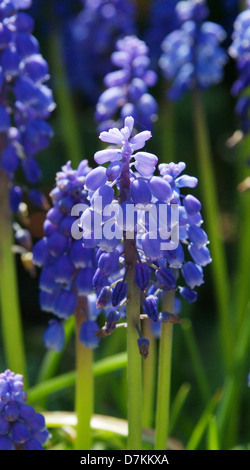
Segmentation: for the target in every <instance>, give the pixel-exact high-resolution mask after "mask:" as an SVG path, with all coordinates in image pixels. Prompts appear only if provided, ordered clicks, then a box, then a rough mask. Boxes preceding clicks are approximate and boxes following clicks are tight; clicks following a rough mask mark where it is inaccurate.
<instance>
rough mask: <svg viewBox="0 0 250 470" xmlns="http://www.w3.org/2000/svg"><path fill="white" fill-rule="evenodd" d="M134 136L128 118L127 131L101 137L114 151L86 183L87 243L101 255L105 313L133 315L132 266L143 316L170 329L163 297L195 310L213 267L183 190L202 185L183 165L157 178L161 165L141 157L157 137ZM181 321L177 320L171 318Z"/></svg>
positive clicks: (196, 211)
mask: <svg viewBox="0 0 250 470" xmlns="http://www.w3.org/2000/svg"><path fill="white" fill-rule="evenodd" d="M133 128H134V119H133V117H132V116H128V117H127V118H125V120H124V127H123V128H122V129H120V130H119V129H118V128H111V129H110V130H109V131H108V132H107V131H102V132H101V133H100V139H101V140H102V141H103V142H107V143H109V144H111V146H110V147H108V148H107V149H105V150H100V151H98V152H96V153H95V156H94V159H95V161H96V163H97V164H99V166H98V167H97V168H95V169H94V170H91V171H90V172H89V173H88V175H87V177H86V182H85V188H86V190H87V191H88V199H89V202H90V206H89V208H87V209H86V211H84V212H83V214H82V216H81V221H80V227H81V229H82V241H83V245H84V246H85V247H86V248H87V247H88V246H94V245H96V248H97V249H98V252H97V253H98V256H97V269H96V272H95V275H94V277H93V287H94V288H95V290H96V293H97V305H98V306H105V305H108V303H109V302H110V299H111V301H112V303H113V307H114V309H115V310H116V312H117V311H118V312H119V311H120V308H123V309H125V311H126V305H127V300H128V296H129V292H128V287H129V282H128V277H129V273H130V272H131V265H132V266H133V270H134V271H133V283H134V284H135V285H136V286H137V288H138V289H139V291H140V293H141V294H140V306H139V307H137V308H139V311H141V312H142V314H143V315H144V314H145V315H146V316H147V317H148V318H150V319H151V320H152V321H153V322H158V321H159V319H160V318H162V319H163V320H164V321H166V318H167V316H166V314H164V313H163V312H159V308H160V299H161V296H162V294H163V293H164V292H170V291H175V292H176V293H177V294H179V295H180V297H181V298H185V299H186V300H187V301H188V302H190V303H191V302H194V301H195V300H196V299H197V292H196V290H195V288H196V287H198V286H200V285H202V284H203V283H204V278H203V268H204V267H205V266H206V265H207V264H209V263H210V262H211V261H212V260H211V256H210V252H209V249H208V244H209V240H208V237H207V234H206V232H205V231H204V229H203V228H202V224H203V220H202V216H201V203H200V201H199V200H198V199H197V198H196V197H195V196H193V195H191V194H186V195H182V189H183V188H194V187H195V186H196V185H197V183H198V180H197V178H195V177H191V176H189V175H186V174H181V173H182V172H183V170H184V169H185V167H186V165H185V163H184V162H180V163H178V164H175V163H169V164H167V163H166V164H160V165H159V166H158V169H159V172H160V175H159V176H156V175H155V174H154V173H155V169H156V166H157V162H158V158H157V157H156V155H154V154H151V153H149V152H145V151H142V150H140V149H141V148H142V147H144V145H145V143H146V141H147V140H148V139H149V138H150V137H151V133H150V131H142V132H140V133H137V134H133ZM107 163H109V166H107V167H104V166H103V165H104V164H107ZM115 187H116V188H117V191H115V189H114V188H115ZM173 207H175V209H177V210H178V217H177V219H175V218H174V213H171V209H172V208H173ZM134 209H135V211H134ZM163 209H164V210H165V212H164V210H163ZM177 228H178V230H177ZM176 234H177V237H178V239H177V240H176V238H175V235H176ZM130 295H131V294H130ZM165 313H166V312H165ZM174 320H175V321H178V319H177V317H176V315H174V316H168V321H171V322H174Z"/></svg>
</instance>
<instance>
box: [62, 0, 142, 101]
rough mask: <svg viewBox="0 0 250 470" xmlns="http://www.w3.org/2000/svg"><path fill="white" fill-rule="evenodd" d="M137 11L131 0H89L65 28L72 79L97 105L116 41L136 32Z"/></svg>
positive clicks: (110, 67) (109, 67) (74, 86)
mask: <svg viewBox="0 0 250 470" xmlns="http://www.w3.org/2000/svg"><path fill="white" fill-rule="evenodd" d="M135 13H136V9H135V5H134V2H133V1H131V0H94V1H93V0H86V1H85V2H84V6H83V8H82V11H80V13H79V14H78V15H77V16H76V17H75V18H74V19H72V20H71V21H69V22H68V24H67V25H66V27H65V50H66V57H67V64H68V67H67V68H68V72H69V78H70V82H71V84H72V87H73V88H74V89H75V90H79V91H80V92H83V93H84V96H85V98H86V99H87V100H90V101H91V102H92V103H94V104H95V103H96V101H97V99H98V97H99V95H100V93H101V90H102V86H103V77H104V76H105V75H106V74H107V73H108V72H110V71H111V69H112V66H111V64H110V60H109V58H110V55H111V53H112V52H113V50H114V48H115V43H116V41H117V40H118V39H119V38H122V37H123V36H125V35H128V34H135V31H136V26H135Z"/></svg>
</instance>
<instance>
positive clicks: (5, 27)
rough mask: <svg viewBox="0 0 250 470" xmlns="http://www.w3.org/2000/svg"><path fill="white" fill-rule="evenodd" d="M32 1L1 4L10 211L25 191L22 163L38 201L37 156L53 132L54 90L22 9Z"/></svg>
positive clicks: (2, 140) (2, 139)
mask: <svg viewBox="0 0 250 470" xmlns="http://www.w3.org/2000/svg"><path fill="white" fill-rule="evenodd" d="M30 6H31V1H27V0H26V1H25V0H23V1H21V0H20V1H19V2H16V1H11V0H6V1H5V2H2V3H1V5H0V90H1V93H0V146H1V159H0V166H1V169H2V170H3V171H4V173H5V174H6V175H7V177H8V180H9V183H10V184H9V186H10V195H9V199H10V207H11V210H12V211H13V213H16V212H17V211H18V208H19V203H20V202H21V200H22V197H23V188H22V187H21V185H19V184H18V182H17V181H16V174H17V171H19V169H20V168H21V170H22V172H23V175H24V178H25V180H26V182H27V183H26V184H27V188H28V189H27V196H28V198H30V199H31V201H32V202H33V203H34V202H35V203H37V201H38V199H39V198H37V193H35V194H36V197H35V198H33V196H34V193H33V192H32V187H34V186H36V185H37V183H38V181H39V179H40V177H41V171H40V168H39V166H38V163H37V161H36V159H35V156H36V155H37V154H38V153H39V152H40V151H42V150H44V149H45V148H46V147H47V146H48V145H49V143H50V140H51V137H52V135H53V132H52V129H51V127H50V125H49V124H48V122H47V119H48V118H49V116H50V113H51V112H52V111H53V109H54V108H55V103H54V101H53V96H52V91H51V90H50V88H49V87H48V86H47V85H45V82H47V80H48V79H49V70H48V64H47V62H46V61H45V60H44V58H43V57H42V55H41V53H40V50H39V43H38V41H37V39H36V38H35V36H34V35H33V34H32V32H33V29H34V22H33V19H32V18H31V16H30V15H28V14H27V13H25V12H22V11H20V10H25V9H27V8H29V7H30ZM30 187H31V190H30ZM37 191H38V190H37ZM41 200H42V199H41V198H40V199H39V202H41Z"/></svg>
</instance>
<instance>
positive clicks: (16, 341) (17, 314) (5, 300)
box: [0, 171, 28, 388]
mask: <svg viewBox="0 0 250 470" xmlns="http://www.w3.org/2000/svg"><path fill="white" fill-rule="evenodd" d="M0 181H1V184H0V227H1V229H0V263H1V273H0V302H1V313H2V338H3V343H4V351H5V355H6V362H7V367H8V368H10V369H11V370H12V371H13V372H15V373H18V374H21V375H22V376H23V381H24V386H25V388H26V387H27V385H28V377H27V370H26V358H25V347H24V339H23V331H22V320H21V311H20V305H19V292H18V283H17V274H16V266H15V258H14V254H13V252H12V244H13V232H12V226H11V214H10V209H9V202H8V181H7V178H6V176H5V175H4V173H3V172H1V171H0Z"/></svg>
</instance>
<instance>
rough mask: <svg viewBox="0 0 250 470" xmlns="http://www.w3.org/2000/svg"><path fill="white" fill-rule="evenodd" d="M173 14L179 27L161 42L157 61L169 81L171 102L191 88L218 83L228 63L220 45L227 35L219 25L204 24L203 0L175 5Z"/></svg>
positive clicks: (205, 12)
mask: <svg viewBox="0 0 250 470" xmlns="http://www.w3.org/2000/svg"><path fill="white" fill-rule="evenodd" d="M176 12H177V15H178V17H179V21H180V27H179V28H178V29H176V30H174V31H172V32H171V33H170V34H168V35H167V36H166V38H165V39H164V41H163V43H162V49H163V54H162V55H161V57H160V60H159V65H160V67H161V69H162V72H163V75H164V77H165V78H166V79H167V80H168V81H169V82H171V87H170V90H169V97H170V98H171V99H173V100H177V99H179V98H180V97H181V96H182V95H183V94H184V93H185V92H187V91H189V90H191V89H193V88H200V89H206V88H208V87H209V86H211V85H213V84H217V83H219V82H220V81H221V80H222V78H223V69H224V65H225V64H226V62H227V54H226V51H225V50H224V49H223V48H222V47H221V46H220V43H221V42H222V41H223V40H224V39H225V37H226V33H225V31H224V29H223V28H222V27H221V26H220V25H219V24H217V23H214V22H211V21H205V20H206V18H207V16H208V13H209V11H208V7H207V4H206V1H205V0H187V1H181V2H178V4H177V6H176Z"/></svg>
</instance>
